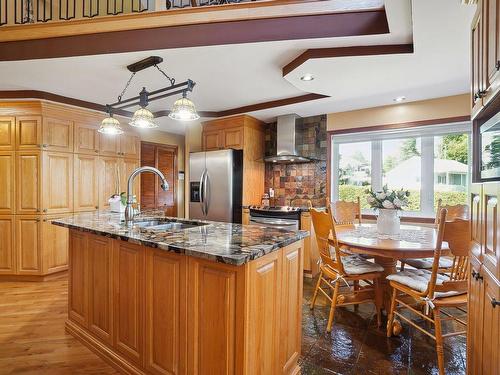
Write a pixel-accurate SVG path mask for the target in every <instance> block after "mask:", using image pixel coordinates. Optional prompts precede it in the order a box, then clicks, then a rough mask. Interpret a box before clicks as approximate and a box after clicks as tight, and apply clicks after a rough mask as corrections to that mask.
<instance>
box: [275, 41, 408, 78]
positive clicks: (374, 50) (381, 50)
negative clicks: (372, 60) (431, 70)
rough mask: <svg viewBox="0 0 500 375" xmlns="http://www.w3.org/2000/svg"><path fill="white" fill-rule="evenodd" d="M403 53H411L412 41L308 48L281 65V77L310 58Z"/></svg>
mask: <svg viewBox="0 0 500 375" xmlns="http://www.w3.org/2000/svg"><path fill="white" fill-rule="evenodd" d="M403 53H413V43H412V44H389V45H376V46H354V47H335V48H316V49H308V50H307V51H305V52H304V53H302V54H301V55H300V56H299V57H297V58H295V59H294V60H292V61H291V62H289V63H288V64H287V65H285V66H284V67H283V77H284V76H286V75H287V74H289V73H291V72H292V71H294V70H295V69H297V68H298V67H299V66H301V65H302V64H304V63H305V62H306V61H308V60H311V59H326V58H333V57H348V56H371V55H393V54H403Z"/></svg>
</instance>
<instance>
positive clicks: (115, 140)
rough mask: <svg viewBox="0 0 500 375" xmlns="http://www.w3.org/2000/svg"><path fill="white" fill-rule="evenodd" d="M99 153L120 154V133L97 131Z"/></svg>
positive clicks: (106, 154) (104, 154)
mask: <svg viewBox="0 0 500 375" xmlns="http://www.w3.org/2000/svg"><path fill="white" fill-rule="evenodd" d="M99 155H103V156H115V157H117V156H121V153H120V135H116V134H103V133H99Z"/></svg>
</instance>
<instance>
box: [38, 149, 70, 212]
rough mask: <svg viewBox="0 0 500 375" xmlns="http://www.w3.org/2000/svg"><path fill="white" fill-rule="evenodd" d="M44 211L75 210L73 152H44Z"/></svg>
mask: <svg viewBox="0 0 500 375" xmlns="http://www.w3.org/2000/svg"><path fill="white" fill-rule="evenodd" d="M42 171H43V173H42V188H41V190H42V207H43V209H42V213H44V214H55V213H65V212H72V211H73V154H69V153H65V152H42Z"/></svg>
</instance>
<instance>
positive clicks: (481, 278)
mask: <svg viewBox="0 0 500 375" xmlns="http://www.w3.org/2000/svg"><path fill="white" fill-rule="evenodd" d="M471 276H472V277H473V278H474V279H476V281H478V280H483V277H482V276H481V274H480V273H479V272H476V271H474V270H472V272H471Z"/></svg>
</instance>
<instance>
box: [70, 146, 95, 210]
mask: <svg viewBox="0 0 500 375" xmlns="http://www.w3.org/2000/svg"><path fill="white" fill-rule="evenodd" d="M73 173H74V182H73V211H75V212H82V211H93V210H97V209H98V208H99V157H97V156H95V155H88V154H75V155H74V172H73Z"/></svg>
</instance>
